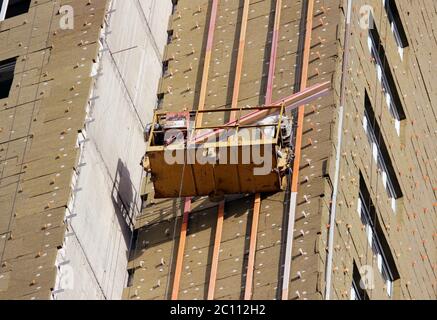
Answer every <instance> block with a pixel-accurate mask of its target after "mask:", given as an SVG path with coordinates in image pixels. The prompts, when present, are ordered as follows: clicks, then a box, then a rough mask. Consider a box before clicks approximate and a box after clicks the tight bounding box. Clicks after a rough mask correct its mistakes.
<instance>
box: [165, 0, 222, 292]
mask: <svg viewBox="0 0 437 320" xmlns="http://www.w3.org/2000/svg"><path fill="white" fill-rule="evenodd" d="M218 4H219V0H213V2H212V7H211V17H210V20H209V30H208V39H207V44H206V49H205V59H204V63H203V74H202V82H201V86H200V95H199V106H198V110H203V109H205V101H206V90H207V85H208V74H209V67H210V64H211V56H212V47H213V43H214V32H215V25H216V22H217V12H218ZM202 116H203V114H202V113H199V115H198V117H197V121H196V126H201V125H202ZM190 212H191V198H185V205H184V216H183V221H182V226H181V234H180V238H179V247H178V255H177V259H176V268H175V277H174V281H173V291H172V295H171V299H172V300H177V299H178V295H179V286H180V281H181V273H182V266H183V261H184V251H185V241H186V238H187V229H188V217H189V214H190Z"/></svg>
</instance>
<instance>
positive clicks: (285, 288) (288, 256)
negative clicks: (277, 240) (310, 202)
mask: <svg viewBox="0 0 437 320" xmlns="http://www.w3.org/2000/svg"><path fill="white" fill-rule="evenodd" d="M313 11H314V0H308V11H307V18H306V20H307V21H306V32H305V45H304V50H303V61H302V75H301V90H305V89H306V86H307V80H308V67H309V59H310V50H311V35H312V29H313ZM304 116H305V105H301V106H300V107H299V111H298V118H297V129H296V142H295V152H296V153H295V158H294V164H293V177H292V182H291V195H290V210H289V216H288V219H289V223H288V229H287V244H286V251H285V266H284V277H283V284H282V300H288V298H289V284H290V273H291V260H292V251H293V236H294V220H295V217H296V199H297V191H298V182H299V169H300V160H301V149H302V136H303V125H304V123H303V122H304Z"/></svg>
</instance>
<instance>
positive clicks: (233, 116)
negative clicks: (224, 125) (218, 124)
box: [230, 0, 250, 121]
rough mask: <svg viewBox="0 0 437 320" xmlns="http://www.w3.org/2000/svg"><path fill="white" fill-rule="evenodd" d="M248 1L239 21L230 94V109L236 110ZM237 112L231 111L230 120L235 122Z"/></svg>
mask: <svg viewBox="0 0 437 320" xmlns="http://www.w3.org/2000/svg"><path fill="white" fill-rule="evenodd" d="M249 6H250V0H244V6H243V17H242V20H241V30H240V41H239V46H238V57H237V66H236V68H235V80H234V92H233V94H232V107H231V108H232V109H236V108H238V98H239V93H240V82H241V71H242V70H243V58H244V50H245V46H246V31H247V20H248V18H249ZM236 116H237V111H232V112H231V116H230V119H231V121H233V120H235V119H236Z"/></svg>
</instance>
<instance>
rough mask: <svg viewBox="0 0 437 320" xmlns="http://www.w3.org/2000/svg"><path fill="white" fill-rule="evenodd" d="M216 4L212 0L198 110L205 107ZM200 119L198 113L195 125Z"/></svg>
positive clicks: (216, 2) (199, 124) (217, 0)
mask: <svg viewBox="0 0 437 320" xmlns="http://www.w3.org/2000/svg"><path fill="white" fill-rule="evenodd" d="M218 4H219V0H213V2H212V8H211V17H210V20H209V30H208V40H207V43H206V51H205V60H204V62H203V74H202V82H201V86H200V95H199V106H198V108H197V109H198V110H203V109H205V101H206V88H207V85H208V75H209V67H210V65H211V56H212V47H213V43H214V33H215V25H216V22H217V12H218ZM202 119H203V114H202V113H200V114H199V115H198V117H197V122H196V126H198V127H200V126H201V125H202Z"/></svg>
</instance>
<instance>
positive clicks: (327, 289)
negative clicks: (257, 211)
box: [325, 0, 352, 300]
mask: <svg viewBox="0 0 437 320" xmlns="http://www.w3.org/2000/svg"><path fill="white" fill-rule="evenodd" d="M347 6H348V7H347V11H346V12H347V15H346V27H345V34H344V52H343V66H342V75H341V88H340V109H339V120H338V121H339V123H338V131H337V141H338V145H337V154H336V160H335V174H334V189H333V192H332V201H331V217H330V220H329V236H328V258H327V262H326V286H325V299H326V300H330V299H331V287H332V260H333V257H334V235H335V217H336V212H337V195H338V184H339V176H340V160H341V145H342V142H343V113H344V105H345V102H346V77H347V68H348V66H349V42H350V34H351V32H350V29H351V16H352V0H348V2H347Z"/></svg>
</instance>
